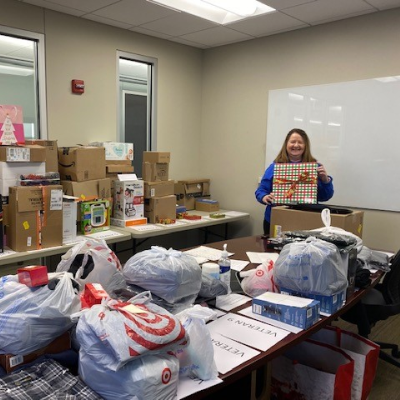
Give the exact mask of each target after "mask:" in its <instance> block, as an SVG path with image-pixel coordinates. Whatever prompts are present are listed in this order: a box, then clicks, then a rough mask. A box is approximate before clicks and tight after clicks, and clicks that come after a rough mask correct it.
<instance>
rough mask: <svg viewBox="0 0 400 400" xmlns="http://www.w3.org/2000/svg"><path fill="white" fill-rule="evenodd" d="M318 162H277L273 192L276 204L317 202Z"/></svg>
mask: <svg viewBox="0 0 400 400" xmlns="http://www.w3.org/2000/svg"><path fill="white" fill-rule="evenodd" d="M317 167H318V164H317V163H277V164H275V166H274V180H273V183H272V192H273V193H274V195H275V203H276V204H315V203H317V179H318V175H317Z"/></svg>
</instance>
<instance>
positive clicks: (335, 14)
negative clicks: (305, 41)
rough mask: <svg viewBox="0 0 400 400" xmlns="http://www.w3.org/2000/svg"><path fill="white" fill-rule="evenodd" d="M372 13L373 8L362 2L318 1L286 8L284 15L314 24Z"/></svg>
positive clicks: (344, 0)
mask: <svg viewBox="0 0 400 400" xmlns="http://www.w3.org/2000/svg"><path fill="white" fill-rule="evenodd" d="M372 11H375V10H374V8H373V7H372V6H370V5H369V4H367V3H366V2H365V1H362V0H351V1H350V0H334V1H332V0H318V1H314V2H312V3H307V4H303V5H300V6H296V7H292V8H287V9H285V11H284V13H285V14H287V15H290V16H292V17H294V18H297V19H299V20H301V21H304V22H307V23H310V24H316V23H321V22H323V21H333V20H337V19H343V18H347V17H349V16H353V15H361V14H364V13H368V12H372Z"/></svg>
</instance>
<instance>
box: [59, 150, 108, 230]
mask: <svg viewBox="0 0 400 400" xmlns="http://www.w3.org/2000/svg"><path fill="white" fill-rule="evenodd" d="M58 170H59V173H60V178H61V184H62V186H63V189H64V194H66V195H69V196H74V197H76V198H78V199H79V200H80V203H79V206H80V207H79V208H78V212H77V218H76V219H77V220H78V226H79V228H78V230H80V231H81V232H82V233H83V234H89V233H94V232H98V231H102V230H106V229H109V228H110V213H111V181H110V179H109V178H106V158H105V148H104V147H97V146H75V147H61V148H59V149H58ZM70 218H73V216H70Z"/></svg>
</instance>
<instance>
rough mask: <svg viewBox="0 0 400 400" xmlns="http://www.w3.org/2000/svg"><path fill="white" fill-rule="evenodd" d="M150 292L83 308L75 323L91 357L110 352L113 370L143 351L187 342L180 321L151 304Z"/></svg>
mask: <svg viewBox="0 0 400 400" xmlns="http://www.w3.org/2000/svg"><path fill="white" fill-rule="evenodd" d="M150 300H151V296H150V293H149V292H144V293H140V294H138V295H137V296H135V297H133V298H132V299H131V300H130V301H129V302H121V301H118V300H110V299H109V300H103V302H102V304H96V305H94V306H92V307H91V308H90V309H88V310H86V311H84V312H83V313H82V315H81V317H80V318H79V321H78V324H77V327H76V336H77V339H78V342H79V343H80V346H81V348H82V349H83V350H84V351H85V352H86V353H87V354H88V355H89V356H90V357H91V358H96V357H102V356H103V354H105V353H108V354H110V357H109V359H110V360H111V361H110V363H109V365H108V368H109V369H112V370H114V371H116V370H118V369H120V368H121V367H122V366H124V365H125V364H126V363H128V362H130V361H132V360H134V359H136V358H138V357H141V356H144V355H146V354H158V353H165V352H167V351H174V350H177V349H178V348H180V347H185V346H187V345H188V341H189V337H188V335H187V333H186V331H185V329H184V328H183V326H182V324H181V323H180V321H179V320H178V319H177V318H176V317H175V316H174V315H172V314H171V313H169V312H168V311H167V310H165V309H163V308H161V307H159V306H157V305H155V304H153V303H152V302H151V301H150Z"/></svg>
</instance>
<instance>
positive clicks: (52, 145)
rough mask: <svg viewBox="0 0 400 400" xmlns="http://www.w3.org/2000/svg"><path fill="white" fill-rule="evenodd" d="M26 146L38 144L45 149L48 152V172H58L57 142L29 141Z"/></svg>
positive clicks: (44, 140)
mask: <svg viewBox="0 0 400 400" xmlns="http://www.w3.org/2000/svg"><path fill="white" fill-rule="evenodd" d="M25 144H29V145H31V144H36V145H39V146H42V147H44V148H45V151H46V172H58V145H57V140H46V139H27V140H25Z"/></svg>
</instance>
